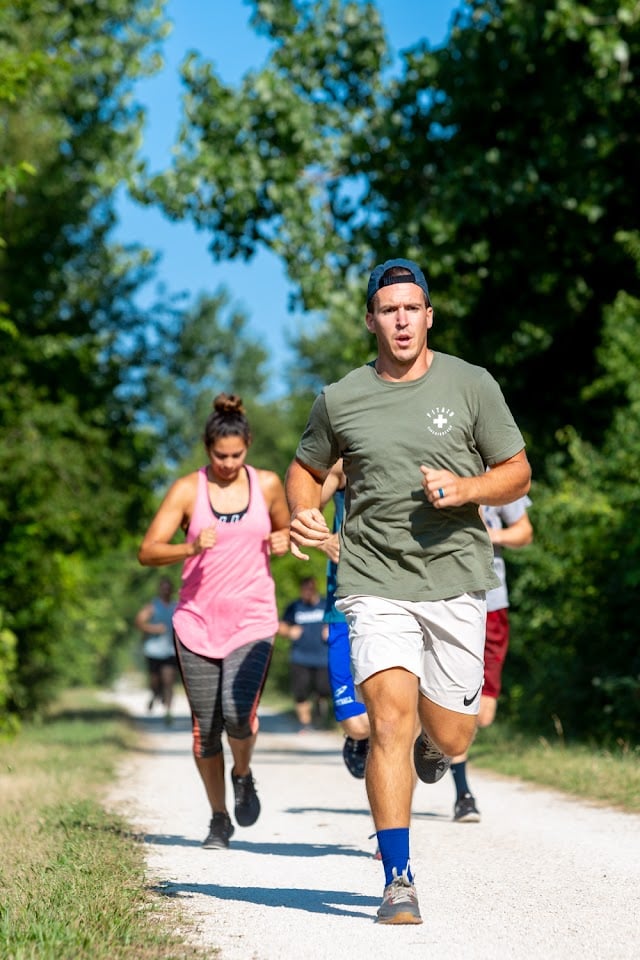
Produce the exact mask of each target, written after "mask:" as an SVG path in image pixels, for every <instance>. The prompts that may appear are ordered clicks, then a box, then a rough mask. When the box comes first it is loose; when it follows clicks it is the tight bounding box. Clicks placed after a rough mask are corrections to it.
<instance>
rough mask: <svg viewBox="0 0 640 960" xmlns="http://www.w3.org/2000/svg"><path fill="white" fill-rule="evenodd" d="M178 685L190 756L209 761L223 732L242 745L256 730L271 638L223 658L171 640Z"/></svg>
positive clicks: (217, 747)
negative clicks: (186, 710)
mask: <svg viewBox="0 0 640 960" xmlns="http://www.w3.org/2000/svg"><path fill="white" fill-rule="evenodd" d="M176 650H177V653H178V663H179V666H180V673H181V675H182V682H183V683H184V689H185V692H186V695H187V699H188V701H189V706H190V708H191V722H192V728H193V752H194V755H195V756H196V757H214V756H215V755H216V754H218V753H220V751H221V750H222V731H223V730H226V731H227V736H228V737H234V738H235V739H237V740H245V739H247V738H248V737H250V736H252V734H254V733H255V732H256V731H257V729H258V720H257V716H256V714H257V710H258V704H259V703H260V696H261V694H262V690H263V688H264V684H265V681H266V679H267V671H268V669H269V664H270V662H271V653H272V650H273V639H272V638H269V639H266V640H255V641H254V642H252V643H246V644H244V646H242V647H239V648H238V649H237V650H234V651H232V653H230V654H228V656H226V657H224V658H222V659H218V658H212V657H203V656H202V655H201V654H198V653H194V652H193V651H192V650H189V649H188V648H187V647H185V645H184V644H183V643H182V642H181V640H180V638H179V637H178V636H177V635H176Z"/></svg>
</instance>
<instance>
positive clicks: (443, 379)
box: [296, 353, 525, 601]
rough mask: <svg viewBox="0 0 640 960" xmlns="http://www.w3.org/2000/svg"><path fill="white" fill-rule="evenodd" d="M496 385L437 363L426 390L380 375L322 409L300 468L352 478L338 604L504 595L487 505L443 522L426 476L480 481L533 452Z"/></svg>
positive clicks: (351, 378) (465, 369)
mask: <svg viewBox="0 0 640 960" xmlns="http://www.w3.org/2000/svg"><path fill="white" fill-rule="evenodd" d="M524 445H525V444H524V440H523V438H522V434H521V433H520V431H519V429H518V427H517V426H516V423H515V421H514V419H513V417H512V415H511V413H510V411H509V408H508V407H507V404H506V402H505V399H504V397H503V395H502V391H501V390H500V387H499V386H498V384H497V382H496V381H495V380H494V378H493V377H492V376H491V374H490V373H489V372H488V371H487V370H485V369H483V368H482V367H477V366H473V365H472V364H470V363H466V362H465V361H464V360H459V359H458V358H457V357H452V356H448V355H447V354H443V353H434V355H433V359H432V363H431V366H430V367H429V370H428V371H427V372H426V373H425V374H424V376H422V377H420V379H418V380H411V381H407V382H401V383H397V382H394V383H391V382H389V381H387V380H383V379H381V378H380V377H379V376H378V374H377V373H376V371H375V369H374V367H373V365H372V364H367V365H365V366H363V367H359V368H358V369H356V370H353V371H352V372H351V373H349V374H347V376H346V377H343V379H342V380H339V381H338V382H337V383H332V384H330V385H329V386H327V387H325V388H324V390H323V391H322V393H321V394H320V395H319V396H318V397H316V400H315V402H314V404H313V407H312V410H311V413H310V416H309V422H308V423H307V426H306V429H305V432H304V434H303V436H302V438H301V440H300V443H299V445H298V449H297V451H296V457H297V458H298V459H299V460H300V461H301V462H302V463H304V464H308V466H310V467H312V468H315V469H318V470H327V469H329V468H330V467H331V466H332V465H333V464H334V463H335V461H336V460H337V459H338V458H339V457H342V458H343V464H344V472H345V474H346V477H347V488H346V494H345V520H344V522H343V527H342V530H341V541H340V563H339V565H338V591H337V596H338V597H344V596H348V595H351V594H364V595H367V596H380V597H387V598H389V599H395V600H411V601H421V600H442V599H445V598H447V597H454V596H459V595H460V594H461V593H466V592H468V591H474V590H489V589H491V588H492V587H495V586H497V585H498V580H497V578H496V576H495V574H494V572H493V564H492V561H493V548H492V546H491V542H490V540H489V537H488V535H487V532H486V530H485V527H484V524H483V523H482V520H481V519H480V516H479V513H478V506H477V504H472V503H470V504H466V505H465V506H462V507H453V508H450V509H446V508H445V509H442V510H436V509H435V508H434V507H433V506H432V505H431V504H430V503H429V501H428V500H427V498H426V496H425V493H424V490H423V488H422V479H423V478H422V474H421V472H420V465H421V464H424V465H425V466H430V467H435V468H439V469H446V470H450V471H451V472H452V473H455V474H456V475H458V476H463V477H465V476H479V475H480V474H482V473H483V472H484V470H485V469H486V467H487V466H492V465H493V464H496V463H501V462H502V461H503V460H507V459H508V458H509V457H512V456H514V455H515V454H516V453H518V452H519V451H520V450H522V449H523V448H524Z"/></svg>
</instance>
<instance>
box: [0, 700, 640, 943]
mask: <svg viewBox="0 0 640 960" xmlns="http://www.w3.org/2000/svg"><path fill="white" fill-rule="evenodd" d="M270 699H271V700H272V703H271V705H272V706H276V704H277V708H280V709H290V708H291V702H290V700H289V701H285V700H282V701H281V700H280V698H279V697H278V696H274V695H273V694H272V697H271V698H270ZM137 739H138V734H137V733H136V731H135V730H134V729H133V727H132V725H131V724H130V722H129V721H128V719H127V717H126V715H125V714H124V713H122V712H121V711H119V710H118V709H117V708H105V707H104V705H103V704H101V703H100V702H98V701H97V699H96V698H95V697H94V696H92V695H91V694H90V693H86V692H84V693H83V692H74V693H71V694H68V695H67V696H66V697H65V698H64V699H63V700H62V701H61V702H60V703H59V704H58V705H57V707H56V709H55V711H53V712H52V713H51V714H50V715H49V716H48V717H47V718H46V719H45V720H44V721H43V722H42V723H40V724H37V725H30V726H26V727H25V728H24V729H23V731H22V732H21V733H20V734H19V735H18V736H17V737H16V738H15V739H14V740H12V741H7V742H0V797H1V798H2V804H1V806H0V851H1V854H0V960H85V958H86V960H89V958H91V960H125V958H126V960H131V958H132V957H135V958H136V960H187V958H191V960H195V958H200V957H204V956H207V957H209V958H210V957H212V956H214V955H215V951H213V952H212V951H211V950H208V951H207V952H206V953H204V952H203V951H201V950H199V949H198V948H195V947H190V946H188V945H186V944H184V943H183V942H182V941H181V940H180V939H179V938H177V937H175V936H173V935H172V934H171V932H170V925H171V926H173V927H174V928H175V924H176V917H175V913H174V911H175V905H172V911H171V917H172V919H171V924H170V922H169V920H168V919H166V916H165V913H164V906H165V902H164V900H163V898H162V896H161V894H159V893H158V892H157V891H156V890H154V889H153V888H152V887H150V886H149V885H148V883H147V880H146V879H145V867H144V847H143V845H142V843H141V842H140V841H139V840H137V839H136V837H135V836H134V835H133V834H132V833H131V830H130V828H129V826H128V825H127V823H126V822H125V821H124V820H123V819H122V818H121V817H119V816H117V815H116V814H114V813H113V811H111V810H109V809H108V808H107V807H106V806H105V804H104V790H105V787H106V786H107V785H108V784H111V783H112V782H113V779H114V776H115V775H116V770H117V766H118V764H119V762H120V761H121V760H122V759H123V757H124V756H125V755H126V753H127V751H128V750H130V749H132V748H134V747H135V745H136V743H137ZM471 765H472V766H477V767H482V768H485V769H488V770H492V771H495V772H497V773H499V774H502V775H506V776H516V777H519V778H521V779H524V780H528V781H530V782H531V783H535V784H539V785H542V786H546V787H552V788H554V789H557V790H561V791H564V792H566V793H570V794H574V795H576V796H578V797H580V798H581V799H586V800H588V801H591V802H593V803H598V804H607V805H612V806H615V807H618V808H620V809H622V810H626V811H629V812H634V813H640V750H639V749H638V748H635V749H630V748H624V747H622V746H621V747H620V748H619V749H617V750H613V751H606V750H601V749H589V748H588V747H586V746H583V745H572V744H565V743H564V742H563V741H562V739H561V738H558V740H557V741H556V742H554V743H550V742H548V741H546V740H544V739H542V738H534V737H526V736H523V735H522V734H520V733H516V732H513V731H512V730H510V729H509V728H508V727H507V726H506V725H503V724H501V723H500V721H498V722H497V723H496V724H494V726H493V727H491V728H490V729H488V730H483V731H481V732H480V733H479V735H478V737H477V739H476V742H475V743H474V745H473V747H472V750H471ZM179 922H180V926H181V927H184V926H185V925H188V923H189V918H188V915H187V916H185V917H182V916H181V917H180V920H179Z"/></svg>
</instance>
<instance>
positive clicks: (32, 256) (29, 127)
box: [0, 0, 165, 713]
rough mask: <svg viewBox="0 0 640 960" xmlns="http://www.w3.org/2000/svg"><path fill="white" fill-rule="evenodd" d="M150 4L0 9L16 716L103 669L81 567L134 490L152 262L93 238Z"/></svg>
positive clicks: (0, 454)
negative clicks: (138, 298) (142, 334)
mask: <svg viewBox="0 0 640 960" xmlns="http://www.w3.org/2000/svg"><path fill="white" fill-rule="evenodd" d="M161 12H162V3H160V2H150V0H140V2H138V3H136V4H133V5H132V4H131V3H125V2H124V0H108V2H106V3H103V4H99V5H90V4H86V3H83V2H81V0H74V2H65V3H60V2H55V0H51V2H47V3H46V4H44V5H43V4H41V3H35V2H33V0H19V2H17V3H15V4H11V5H6V4H5V5H4V6H3V7H2V10H1V11H0V53H1V54H5V53H6V54H7V57H6V58H4V60H3V67H2V69H0V148H1V153H2V158H3V161H2V162H3V166H2V169H1V170H0V205H1V209H2V244H1V245H0V311H1V317H2V322H1V323H0V339H1V340H2V345H3V347H4V349H3V350H1V351H0V377H1V378H2V383H3V393H2V397H1V398H0V430H1V431H2V437H3V444H2V447H1V448H0V468H1V469H0V537H1V538H2V542H3V547H4V562H3V565H2V568H1V569H0V606H2V608H3V609H4V612H5V626H6V627H7V628H9V629H10V630H11V631H13V632H14V633H15V635H16V638H17V645H16V651H17V665H16V668H15V670H12V672H13V674H14V676H13V683H12V687H11V699H10V702H9V705H8V706H9V709H10V710H13V711H17V712H20V713H26V712H30V711H35V710H38V709H39V708H40V707H41V705H42V704H43V702H45V701H46V699H47V698H48V697H49V696H51V694H52V692H53V691H54V690H55V689H56V687H57V686H58V685H59V684H60V683H62V682H68V681H69V680H71V679H75V680H76V681H78V680H80V679H82V680H84V681H86V680H87V679H89V674H90V672H91V671H94V676H98V675H99V674H100V671H101V670H102V669H103V667H104V663H105V657H106V653H105V649H106V637H105V631H104V630H103V629H100V630H98V629H96V628H95V623H94V625H93V626H92V627H91V628H90V629H87V626H88V623H89V620H90V618H89V617H88V597H89V596H90V595H91V594H92V587H93V585H92V584H90V581H89V573H88V572H89V571H90V570H91V568H92V565H93V562H94V559H95V557H96V556H97V555H98V554H99V553H100V552H102V551H107V552H108V551H109V550H111V549H115V548H116V547H117V545H118V544H119V543H121V542H122V540H123V538H125V537H126V536H127V532H128V531H129V530H130V529H132V528H134V527H135V526H136V525H137V522H138V517H139V516H140V514H141V513H142V512H143V510H144V506H145V503H146V499H147V496H148V494H147V493H146V491H145V490H144V489H141V487H140V484H139V471H140V466H141V464H143V463H144V461H145V458H147V457H148V451H147V450H146V440H145V438H144V437H143V436H142V435H139V436H138V435H135V434H134V424H135V414H136V410H135V406H134V403H133V396H132V393H131V391H130V390H128V383H127V381H128V378H129V376H130V372H131V367H132V361H134V360H135V357H136V348H137V347H138V345H139V331H140V328H141V326H142V325H143V324H144V323H146V322H150V320H152V319H153V318H152V317H151V318H149V317H143V316H142V315H141V314H140V311H138V310H137V309H136V308H135V307H134V305H133V303H132V297H133V293H134V292H135V290H136V289H137V287H138V286H139V284H140V283H141V282H142V281H143V280H144V279H145V278H146V277H147V276H148V275H149V272H150V269H151V267H152V262H153V261H152V258H150V256H149V255H148V254H147V253H146V252H137V253H136V252H127V251H124V250H122V249H119V248H116V247H112V246H111V245H110V244H109V241H108V235H109V231H110V229H111V227H112V225H113V213H112V209H111V205H112V200H113V191H114V190H115V188H116V187H117V186H118V184H119V183H120V182H121V181H122V180H123V179H124V178H125V176H126V174H127V173H128V168H129V165H130V164H131V163H132V161H133V157H134V154H135V150H136V148H137V143H138V136H139V131H140V128H141V116H140V115H139V111H138V110H137V109H136V108H135V106H133V105H132V103H131V98H130V94H131V89H132V84H133V82H134V80H135V79H136V78H137V77H140V76H144V75H145V74H147V73H148V72H150V71H152V70H153V69H155V68H157V66H158V63H159V61H158V59H157V44H158V43H159V41H160V40H161V38H162V36H163V35H164V32H165V26H164V24H163V22H162V20H161V17H160V14H161ZM2 59H3V58H2V57H1V56H0V60H2ZM80 610H82V611H84V615H83V616H79V614H78V611H80ZM80 622H82V623H83V626H84V627H85V629H84V630H80V629H78V632H75V627H76V626H79V624H80ZM70 628H71V629H70ZM98 634H99V635H100V637H99V638H98ZM83 645H86V646H84V647H83ZM7 669H8V668H7V667H4V666H0V673H2V672H3V671H4V672H6V671H7Z"/></svg>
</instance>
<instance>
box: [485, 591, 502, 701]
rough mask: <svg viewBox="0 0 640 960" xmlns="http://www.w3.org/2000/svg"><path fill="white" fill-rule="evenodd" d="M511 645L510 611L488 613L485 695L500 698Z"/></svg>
mask: <svg viewBox="0 0 640 960" xmlns="http://www.w3.org/2000/svg"><path fill="white" fill-rule="evenodd" d="M508 647H509V611H508V610H507V609H506V608H505V609H503V610H491V611H490V612H489V613H487V636H486V640H485V644H484V686H483V687H482V696H483V697H493V698H494V699H496V700H497V699H498V696H499V695H500V687H501V684H502V667H503V664H504V661H505V659H506V656H507V649H508Z"/></svg>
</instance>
